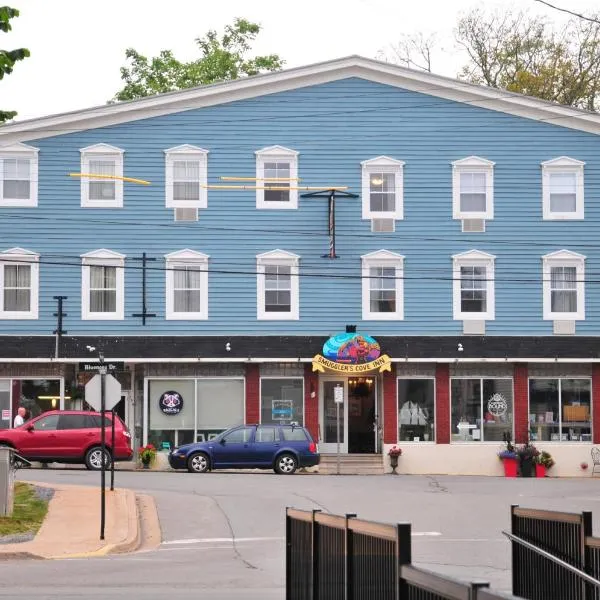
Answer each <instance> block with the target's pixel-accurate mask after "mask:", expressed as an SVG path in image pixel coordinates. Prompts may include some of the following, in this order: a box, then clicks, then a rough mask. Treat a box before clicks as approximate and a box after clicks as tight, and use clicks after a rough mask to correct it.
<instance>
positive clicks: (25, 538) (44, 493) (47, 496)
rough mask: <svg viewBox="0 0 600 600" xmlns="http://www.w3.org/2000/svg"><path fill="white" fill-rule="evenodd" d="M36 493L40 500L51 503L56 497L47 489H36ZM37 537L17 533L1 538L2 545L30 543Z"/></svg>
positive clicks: (51, 490) (50, 489)
mask: <svg viewBox="0 0 600 600" xmlns="http://www.w3.org/2000/svg"><path fill="white" fill-rule="evenodd" d="M33 491H34V493H35V495H36V496H37V497H38V498H39V499H40V500H46V502H50V500H52V497H53V496H54V490H53V489H52V488H47V487H38V486H35V487H34V490H33ZM34 537H35V533H16V534H14V535H4V536H0V544H19V543H21V542H29V541H31V540H32V539H33V538H34Z"/></svg>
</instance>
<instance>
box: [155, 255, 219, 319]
mask: <svg viewBox="0 0 600 600" xmlns="http://www.w3.org/2000/svg"><path fill="white" fill-rule="evenodd" d="M208 259H209V256H208V255H207V254H203V253H202V252H196V251H195V250H190V249H189V248H186V249H185V250H180V251H179V252H171V253H170V254H166V255H165V261H166V267H167V268H166V285H165V291H166V312H165V318H166V319H167V320H170V321H188V320H193V321H201V320H206V319H208ZM189 266H195V267H200V268H201V271H200V311H198V312H175V277H174V272H173V269H176V268H177V267H189Z"/></svg>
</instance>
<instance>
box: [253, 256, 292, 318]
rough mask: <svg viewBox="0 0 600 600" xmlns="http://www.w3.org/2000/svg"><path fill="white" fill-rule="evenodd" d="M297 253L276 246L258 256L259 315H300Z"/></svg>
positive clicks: (282, 316) (266, 316)
mask: <svg viewBox="0 0 600 600" xmlns="http://www.w3.org/2000/svg"><path fill="white" fill-rule="evenodd" d="M299 260H300V257H299V256H298V255H297V254H292V253H291V252H286V251H285V250H273V251H271V252H265V253H264V254H259V255H258V256H257V257H256V290H257V318H258V319H260V320H286V321H290V320H298V319H299V318H300V285H299V281H298V279H299V277H298V275H299V269H298V263H299Z"/></svg>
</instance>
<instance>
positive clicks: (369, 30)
mask: <svg viewBox="0 0 600 600" xmlns="http://www.w3.org/2000/svg"><path fill="white" fill-rule="evenodd" d="M4 3H7V4H10V5H11V6H14V7H15V8H18V9H19V10H20V11H21V16H20V17H19V18H17V19H14V20H13V21H12V24H13V31H12V32H11V33H10V34H4V33H0V47H2V48H7V49H13V48H17V47H23V46H24V47H26V48H29V49H30V50H31V57H30V58H28V59H26V60H24V61H22V62H21V63H18V64H17V66H16V67H15V70H14V72H13V73H12V75H9V76H7V77H5V78H4V80H3V81H2V82H0V104H1V108H2V109H4V110H17V111H18V112H19V117H18V118H19V119H27V118H32V117H38V116H43V115H47V114H54V113H60V112H66V111H70V110H76V109H79V108H86V107H89V106H96V105H99V104H104V103H105V102H106V101H107V100H109V99H110V98H111V97H112V96H113V95H114V94H115V92H116V91H117V90H119V89H120V88H121V87H122V85H121V80H120V72H119V68H120V67H121V66H123V65H124V63H125V60H124V53H125V49H126V48H128V47H133V48H135V49H136V50H138V51H139V52H141V53H142V54H145V55H147V56H152V55H155V54H157V53H158V52H159V51H160V50H162V49H171V50H173V51H174V53H175V55H176V56H177V58H179V59H185V60H189V59H191V58H193V57H195V56H197V52H196V46H195V44H194V39H195V38H197V37H200V36H202V35H203V34H204V33H205V32H206V31H207V30H208V29H217V30H221V29H222V28H223V26H224V25H226V24H228V23H231V22H232V21H233V19H234V18H235V17H244V18H247V19H249V20H252V21H255V22H258V23H260V24H261V25H262V26H263V31H262V32H261V34H260V36H259V38H258V40H257V42H256V45H255V52H256V53H260V54H262V53H265V54H266V53H278V54H279V55H280V56H282V57H283V58H284V59H285V61H286V66H289V67H295V66H299V65H303V64H310V63H314V62H319V61H323V60H328V59H332V58H338V57H341V56H347V55H349V54H360V55H362V56H366V57H371V58H375V57H376V56H377V54H378V52H379V51H380V50H381V49H383V48H384V47H385V46H386V45H389V44H390V43H393V42H395V41H396V40H397V39H398V38H399V35H400V34H401V33H412V32H416V31H424V32H426V33H432V32H436V33H437V35H438V38H439V39H440V45H441V46H442V47H443V49H444V51H443V52H440V53H439V54H438V56H437V58H436V60H435V61H434V71H436V72H438V73H441V74H443V75H449V76H455V75H456V73H457V71H458V70H459V68H460V66H461V64H462V63H463V58H462V57H461V55H460V52H459V51H457V50H456V49H455V44H454V41H453V39H454V38H453V28H454V25H455V24H456V21H457V19H458V18H459V16H460V15H461V14H462V13H464V12H465V11H467V10H469V9H470V8H473V7H475V6H481V5H484V4H485V6H487V7H505V8H506V7H511V6H512V7H514V6H517V7H523V8H529V9H530V10H531V12H532V13H540V14H545V15H548V16H550V17H551V18H552V19H553V20H558V21H560V20H562V19H563V17H562V16H561V13H558V12H556V11H553V10H552V9H549V8H546V7H544V6H542V5H541V4H539V3H537V2H535V1H534V0H485V2H482V1H479V2H478V1H477V0H301V1H300V2H298V3H294V2H284V1H283V0H168V1H166V2H165V0H101V1H100V2H91V1H90V0H5V2H4ZM551 3H553V4H556V5H559V6H563V7H568V8H570V9H571V10H576V11H585V10H593V9H598V8H599V4H598V2H597V0H553V1H552V2H551Z"/></svg>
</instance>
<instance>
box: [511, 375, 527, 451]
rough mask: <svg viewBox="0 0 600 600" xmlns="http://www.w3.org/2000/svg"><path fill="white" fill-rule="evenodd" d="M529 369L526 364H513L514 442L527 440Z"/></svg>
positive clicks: (521, 442)
mask: <svg viewBox="0 0 600 600" xmlns="http://www.w3.org/2000/svg"><path fill="white" fill-rule="evenodd" d="M528 373H529V369H528V368H527V365H526V364H515V366H514V372H513V384H514V387H515V399H514V400H515V405H514V415H515V442H516V443H517V444H525V443H526V442H527V441H528V440H529V381H528V376H529V375H528Z"/></svg>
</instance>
